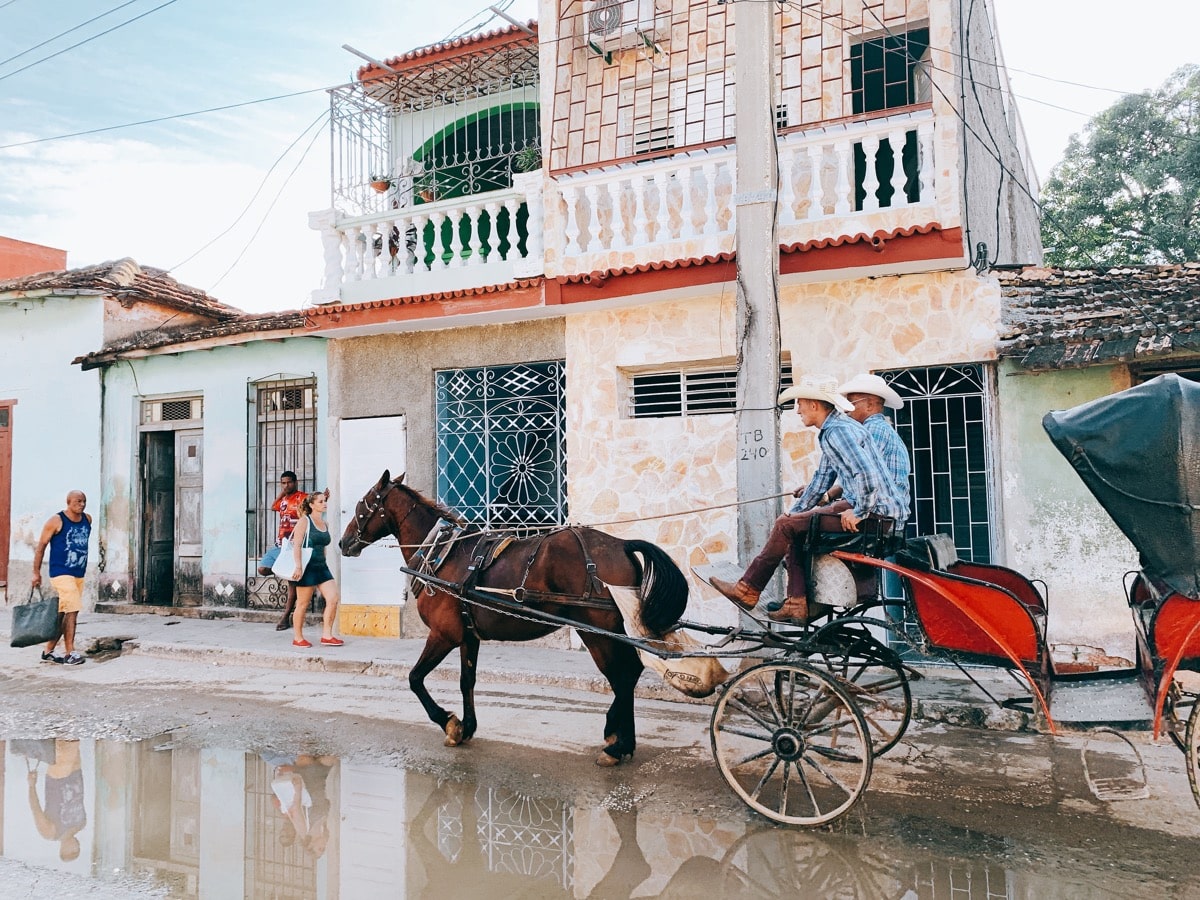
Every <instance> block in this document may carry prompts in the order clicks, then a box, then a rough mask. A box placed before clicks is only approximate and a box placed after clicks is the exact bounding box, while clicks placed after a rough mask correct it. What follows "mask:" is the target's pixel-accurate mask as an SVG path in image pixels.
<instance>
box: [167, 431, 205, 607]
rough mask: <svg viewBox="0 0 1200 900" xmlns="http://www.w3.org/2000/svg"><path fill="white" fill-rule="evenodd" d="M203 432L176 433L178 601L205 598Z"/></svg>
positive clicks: (188, 602)
mask: <svg viewBox="0 0 1200 900" xmlns="http://www.w3.org/2000/svg"><path fill="white" fill-rule="evenodd" d="M203 492H204V432H203V431H202V430H201V429H199V428H194V429H188V430H187V431H176V432H175V498H174V500H175V603H176V605H177V606H199V605H200V604H201V603H202V602H203V597H204V577H203V555H204V505H203V495H204V494H203Z"/></svg>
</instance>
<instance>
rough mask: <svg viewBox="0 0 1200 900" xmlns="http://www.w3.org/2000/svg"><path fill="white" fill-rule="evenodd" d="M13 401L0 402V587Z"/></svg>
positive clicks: (5, 570)
mask: <svg viewBox="0 0 1200 900" xmlns="http://www.w3.org/2000/svg"><path fill="white" fill-rule="evenodd" d="M15 404H16V401H15V400H0V587H3V586H4V585H5V584H7V583H8V539H9V537H10V535H11V532H10V529H9V519H10V517H11V515H12V415H13V406H14V405H15Z"/></svg>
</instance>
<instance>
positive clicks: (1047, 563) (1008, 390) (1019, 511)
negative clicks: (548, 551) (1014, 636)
mask: <svg viewBox="0 0 1200 900" xmlns="http://www.w3.org/2000/svg"><path fill="white" fill-rule="evenodd" d="M1129 386H1130V381H1129V374H1128V370H1127V369H1126V368H1125V367H1124V366H1116V367H1095V368H1088V369H1075V370H1064V371H1058V372H1041V373H1030V372H1024V371H1021V370H1017V369H1015V368H1013V367H1012V366H1011V365H1009V364H1005V365H1004V366H1003V367H1002V368H1001V376H1000V378H999V386H998V390H999V395H1000V404H999V406H1000V422H1001V444H1000V455H1001V458H1002V460H1003V472H1004V478H1003V499H1004V516H1005V524H1006V526H1007V528H1006V531H1005V534H1004V535H1003V538H1004V541H1005V546H1006V550H1007V559H1008V561H1009V566H1010V567H1011V568H1014V569H1017V570H1018V571H1020V572H1022V573H1023V574H1025V575H1026V576H1028V577H1030V578H1041V579H1043V580H1044V581H1045V582H1046V583H1047V585H1049V588H1050V620H1049V624H1048V632H1049V638H1050V641H1051V642H1052V643H1058V644H1062V643H1066V644H1080V645H1087V646H1091V647H1099V648H1101V649H1103V650H1104V652H1105V654H1106V655H1109V656H1120V657H1124V658H1125V659H1129V660H1132V659H1133V652H1134V650H1133V624H1132V623H1131V622H1130V620H1129V609H1128V607H1127V605H1126V603H1125V593H1124V588H1123V586H1122V576H1123V575H1124V574H1125V573H1126V572H1128V571H1129V570H1130V569H1135V568H1137V552H1136V551H1135V550H1134V549H1133V546H1132V545H1131V544H1130V543H1129V541H1128V540H1127V539H1126V538H1125V536H1124V535H1123V534H1121V532H1120V530H1119V529H1118V528H1117V526H1116V525H1115V524H1114V523H1113V521H1112V519H1110V518H1109V516H1108V514H1107V513H1106V512H1105V511H1104V510H1103V508H1101V506H1100V504H1099V503H1097V502H1096V500H1095V498H1094V497H1093V496H1092V495H1091V492H1089V491H1088V489H1087V488H1086V487H1085V486H1084V484H1083V482H1082V481H1081V480H1080V478H1079V476H1078V475H1077V474H1076V472H1075V470H1074V469H1072V468H1071V465H1070V463H1068V462H1067V461H1066V460H1065V459H1064V458H1063V457H1062V454H1060V453H1059V452H1058V450H1057V449H1055V447H1054V445H1053V444H1052V443H1050V439H1049V438H1048V437H1047V436H1046V432H1045V431H1044V430H1043V429H1042V424H1041V423H1042V416H1044V415H1045V414H1046V413H1047V412H1049V411H1050V410H1052V409H1069V408H1071V407H1073V406H1078V405H1079V404H1080V403H1086V402H1087V401H1089V400H1094V399H1096V398H1097V397H1104V396H1107V395H1109V394H1112V393H1115V392H1116V391H1120V390H1124V389H1125V388H1127V387H1129ZM1056 655H1059V656H1061V654H1056Z"/></svg>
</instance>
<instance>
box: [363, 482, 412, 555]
mask: <svg viewBox="0 0 1200 900" xmlns="http://www.w3.org/2000/svg"><path fill="white" fill-rule="evenodd" d="M395 487H396V482H394V481H392V482H389V483H388V486H387V487H385V488H384V489H383V490H382V491H376V492H375V496H374V498H373V499H374V500H375V505H374V506H368V505H367V501H366V499H365V498H364V499H362V500H359V501H358V502H359V503H361V504H362V505H363V506H364V507H365V512H363V513H359V511H358V507H357V506H355V509H354V529H355V530H354V543H353V544H351V545H350V546H349V547H348V548H347V550H349V551H351V552H356V553H357V552H360V551H362V550H363V549H364V548H366V547H370V546H371V542H370V541H368V540H364V539H363V523H364V522H370V521H371V519H372V518H373V517H374V516H375V513H379V514H380V515H381V516H386V515H387V513H385V512H384V511H383V501H384V499H385V498H386V497H387V495H388V494H390V493H391V492H392V490H393V489H394V488H395ZM419 505H420V504H419V503H417V502H416V501H415V500H414V501H413V502H412V505H411V506H410V507H409V508H408V512H406V513H405V514H404V515H403V516H401V517H400V521H399V522H397V523H396V524H395V526H394V530H395V532H396V539H397V540H399V539H400V526H401V525H403V524H404V520H405V519H407V518H408V517H409V516H410V515H412V511H413V510H414V509H416V508H417V507H418V506H419Z"/></svg>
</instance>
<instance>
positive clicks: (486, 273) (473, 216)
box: [309, 172, 544, 303]
mask: <svg viewBox="0 0 1200 900" xmlns="http://www.w3.org/2000/svg"><path fill="white" fill-rule="evenodd" d="M541 185H542V175H541V173H540V172H537V173H533V174H524V175H515V176H513V186H512V188H509V189H505V190H499V191H490V192H487V193H483V194H473V195H469V196H466V197H456V198H453V199H451V200H441V201H433V202H430V203H422V204H420V205H417V206H413V207H409V208H405V209H395V210H390V211H388V212H384V213H375V214H372V215H367V216H358V217H351V216H339V215H337V214H336V213H333V212H332V211H327V212H324V213H316V214H313V215H312V216H310V217H309V223H310V225H311V226H312V227H313V228H316V229H318V230H319V231H320V232H321V240H322V243H323V247H324V258H325V278H324V284H323V285H322V288H321V290H320V291H318V292H316V293H314V295H313V296H314V300H315V301H316V302H318V303H320V302H338V301H340V302H342V303H361V302H369V301H372V300H380V299H384V298H389V297H413V296H420V295H422V294H431V293H439V292H443V291H458V290H464V289H468V288H478V287H484V286H488V285H497V284H505V283H507V282H510V281H513V280H515V279H518V278H528V277H532V276H536V275H540V274H541V273H542V256H543V253H542V234H543V230H544V229H543V224H542V203H541Z"/></svg>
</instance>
